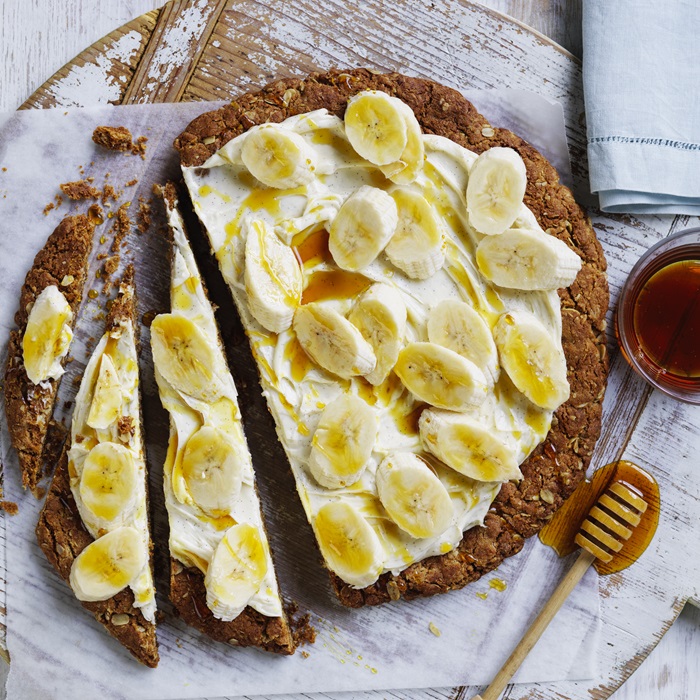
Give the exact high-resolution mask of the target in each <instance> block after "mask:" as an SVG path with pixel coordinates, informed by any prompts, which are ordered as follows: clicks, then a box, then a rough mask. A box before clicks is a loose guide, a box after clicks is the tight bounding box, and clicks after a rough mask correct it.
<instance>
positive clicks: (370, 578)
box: [314, 501, 384, 588]
mask: <svg viewBox="0 0 700 700" xmlns="http://www.w3.org/2000/svg"><path fill="white" fill-rule="evenodd" d="M314 529H315V530H316V538H317V539H318V544H319V547H320V549H321V554H322V555H323V558H324V559H325V561H326V564H327V566H328V568H329V569H330V570H331V571H333V572H334V573H336V574H337V575H338V576H339V577H340V578H341V579H343V581H345V582H346V583H349V584H350V585H351V586H353V587H354V588H364V587H365V586H369V585H370V584H372V583H374V582H375V581H376V580H377V579H378V578H379V576H380V574H381V573H382V570H383V568H384V550H383V548H382V544H381V542H380V541H379V537H378V536H377V533H376V532H375V531H374V530H373V528H372V526H371V525H370V524H369V523H368V522H367V520H366V519H365V518H364V516H363V515H362V514H360V513H359V512H358V511H357V510H355V508H353V507H352V506H351V505H350V504H349V503H346V502H345V501H332V502H330V503H326V504H325V505H323V506H321V508H320V509H319V511H318V513H317V514H316V519H315V520H314Z"/></svg>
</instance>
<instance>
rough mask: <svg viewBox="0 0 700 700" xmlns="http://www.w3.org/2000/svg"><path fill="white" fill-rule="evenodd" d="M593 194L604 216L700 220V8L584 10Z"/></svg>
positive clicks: (660, 5) (619, 0) (681, 4)
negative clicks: (619, 214)
mask: <svg viewBox="0 0 700 700" xmlns="http://www.w3.org/2000/svg"><path fill="white" fill-rule="evenodd" d="M583 84H584V93H585V100H586V121H587V123H588V160H589V170H590V182H591V191H592V192H594V193H596V192H597V193H598V195H599V198H600V206H601V209H603V210H604V211H608V212H626V213H632V214H652V213H653V214H690V215H699V214H700V0H584V6H583Z"/></svg>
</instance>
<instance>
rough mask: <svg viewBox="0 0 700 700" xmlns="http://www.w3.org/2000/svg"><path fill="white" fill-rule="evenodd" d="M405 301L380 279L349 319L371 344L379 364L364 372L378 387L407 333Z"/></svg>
mask: <svg viewBox="0 0 700 700" xmlns="http://www.w3.org/2000/svg"><path fill="white" fill-rule="evenodd" d="M406 316H407V312H406V304H405V303H404V301H403V298H402V297H401V294H400V293H399V291H398V290H397V289H395V288H394V287H392V286H390V285H388V284H383V283H381V282H377V283H375V284H373V285H372V286H371V287H370V288H369V289H367V290H366V291H365V292H363V293H362V295H361V296H360V298H359V299H358V300H357V301H356V302H355V306H353V308H352V310H351V311H350V314H349V316H348V320H349V321H350V323H352V324H353V326H355V327H356V328H357V329H358V330H359V331H360V333H362V337H363V338H364V339H365V340H366V341H367V342H368V343H369V344H370V345H371V346H372V349H373V350H374V354H375V356H376V358H377V365H376V367H375V368H374V369H373V370H372V371H371V372H370V373H369V374H366V375H365V379H366V380H367V381H368V382H369V383H370V384H372V385H374V386H378V385H379V384H381V383H382V382H383V381H384V380H385V379H386V378H387V376H388V374H389V372H391V370H392V369H394V365H395V364H396V359H397V358H398V356H399V351H400V350H401V348H402V347H403V341H404V336H405V334H406Z"/></svg>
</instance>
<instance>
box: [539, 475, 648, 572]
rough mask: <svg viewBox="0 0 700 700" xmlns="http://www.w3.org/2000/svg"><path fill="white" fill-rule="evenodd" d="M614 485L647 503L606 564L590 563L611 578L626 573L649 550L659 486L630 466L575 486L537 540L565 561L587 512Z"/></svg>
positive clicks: (574, 549) (594, 476)
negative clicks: (623, 541)
mask: <svg viewBox="0 0 700 700" xmlns="http://www.w3.org/2000/svg"><path fill="white" fill-rule="evenodd" d="M615 481H619V482H621V483H623V484H625V486H627V487H629V488H630V489H631V490H632V491H634V492H635V493H637V494H639V495H640V496H641V497H642V498H643V499H644V500H645V501H646V503H647V506H648V507H647V510H646V512H645V513H644V514H643V515H642V517H641V521H640V523H639V525H637V527H635V528H632V535H631V537H630V538H629V540H627V541H626V542H625V543H624V545H623V547H622V549H621V550H620V551H619V552H618V553H617V554H613V558H612V559H611V560H610V562H608V563H607V564H605V563H603V562H601V561H599V560H597V559H596V561H595V562H594V563H593V566H595V568H596V570H597V571H598V573H599V574H612V573H615V572H617V571H622V570H623V569H626V568H627V567H628V566H629V565H630V564H633V563H634V562H635V561H637V559H639V557H640V556H641V555H642V553H643V552H644V550H645V549H646V548H647V547H648V546H649V543H650V542H651V540H652V538H653V537H654V533H655V532H656V526H657V524H658V522H659V511H660V499H659V485H658V484H657V483H656V480H655V479H654V477H653V476H652V475H651V474H649V473H648V472H646V471H644V470H643V469H642V468H641V467H638V466H637V465H636V464H633V463H632V462H626V461H619V462H612V463H611V464H608V465H606V466H605V467H602V468H601V469H598V470H597V471H596V472H595V473H594V474H593V477H592V478H591V480H590V481H588V480H586V481H584V482H583V483H581V484H579V486H578V488H577V489H576V491H574V493H573V494H572V495H571V497H570V498H569V499H568V500H567V501H566V502H565V503H564V505H563V506H562V507H561V508H560V509H559V510H558V511H557V512H556V513H555V514H554V517H553V518H552V519H551V520H550V521H549V523H547V525H545V526H544V527H543V528H542V530H540V535H539V537H540V540H541V542H542V543H543V544H546V545H548V546H550V547H552V548H553V549H554V551H555V552H556V553H557V554H558V555H559V556H560V557H565V556H567V555H569V554H571V553H572V552H574V551H576V550H577V549H578V545H576V544H575V543H574V538H575V537H576V533H577V532H578V531H579V529H580V528H581V525H582V523H583V521H584V520H585V519H586V517H587V515H588V513H589V512H590V510H591V508H593V506H594V505H595V504H596V502H597V501H598V499H599V498H600V497H601V495H602V494H603V492H604V491H605V490H606V489H607V488H608V486H610V484H612V483H613V482H615Z"/></svg>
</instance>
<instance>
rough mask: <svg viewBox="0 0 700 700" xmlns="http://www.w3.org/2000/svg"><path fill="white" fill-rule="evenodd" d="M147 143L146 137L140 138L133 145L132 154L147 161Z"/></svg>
mask: <svg viewBox="0 0 700 700" xmlns="http://www.w3.org/2000/svg"><path fill="white" fill-rule="evenodd" d="M146 141H148V139H147V138H146V137H145V136H139V137H138V138H137V139H136V141H134V143H133V144H131V152H132V153H133V154H134V155H135V156H141V160H146Z"/></svg>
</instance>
